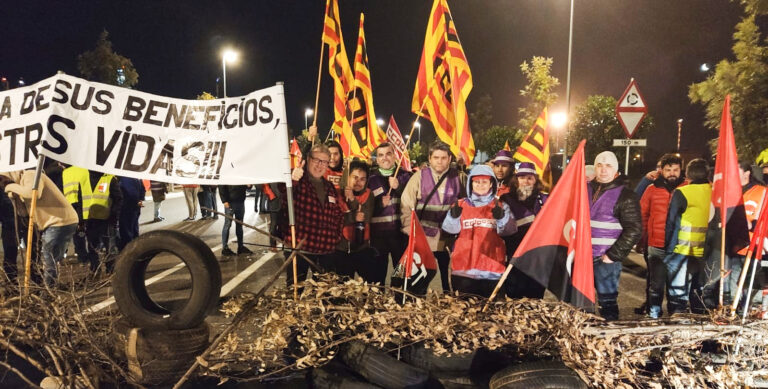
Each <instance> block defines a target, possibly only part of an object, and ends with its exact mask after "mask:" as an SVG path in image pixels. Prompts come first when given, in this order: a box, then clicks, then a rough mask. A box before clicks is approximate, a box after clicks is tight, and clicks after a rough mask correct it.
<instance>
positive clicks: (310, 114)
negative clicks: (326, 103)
mask: <svg viewBox="0 0 768 389" xmlns="http://www.w3.org/2000/svg"><path fill="white" fill-rule="evenodd" d="M314 113H315V111H313V110H312V108H307V109H305V110H304V129H305V130H307V129H309V127H308V126H307V118H308V117H310V116H312V115H313V114H314Z"/></svg>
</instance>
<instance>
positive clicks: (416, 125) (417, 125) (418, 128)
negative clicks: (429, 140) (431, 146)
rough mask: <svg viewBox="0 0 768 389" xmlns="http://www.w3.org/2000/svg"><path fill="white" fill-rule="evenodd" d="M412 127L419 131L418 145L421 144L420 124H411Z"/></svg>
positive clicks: (417, 122) (416, 122)
mask: <svg viewBox="0 0 768 389" xmlns="http://www.w3.org/2000/svg"><path fill="white" fill-rule="evenodd" d="M413 126H414V127H416V129H417V130H419V143H421V123H419V121H418V120H417V121H415V122H413Z"/></svg>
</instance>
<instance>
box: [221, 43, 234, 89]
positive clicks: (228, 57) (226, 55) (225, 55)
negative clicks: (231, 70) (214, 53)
mask: <svg viewBox="0 0 768 389" xmlns="http://www.w3.org/2000/svg"><path fill="white" fill-rule="evenodd" d="M237 57H238V53H237V51H234V50H232V49H225V50H224V51H222V52H221V69H222V73H223V75H224V77H223V81H224V83H223V90H224V97H227V62H229V63H234V62H235V61H237Z"/></svg>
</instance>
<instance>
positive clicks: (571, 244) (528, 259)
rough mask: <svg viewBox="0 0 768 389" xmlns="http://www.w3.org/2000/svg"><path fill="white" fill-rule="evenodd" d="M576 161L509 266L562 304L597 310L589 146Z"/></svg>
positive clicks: (579, 151)
mask: <svg viewBox="0 0 768 389" xmlns="http://www.w3.org/2000/svg"><path fill="white" fill-rule="evenodd" d="M585 142H586V141H584V140H582V141H581V143H579V147H578V148H577V149H576V152H575V153H574V154H573V157H572V158H571V162H570V163H569V164H568V167H567V168H566V169H565V173H563V177H562V178H560V181H559V182H558V183H557V185H556V186H555V188H554V190H553V191H552V193H551V194H550V195H549V199H548V200H547V202H546V203H545V204H544V207H542V209H541V212H539V214H538V215H536V218H535V219H534V221H533V224H532V225H531V228H530V230H529V231H528V233H527V234H525V237H524V238H523V241H522V242H521V243H520V246H519V247H518V248H517V251H515V254H514V256H513V258H512V260H511V261H510V264H512V265H514V266H515V267H517V268H518V269H519V270H521V271H522V272H523V273H525V274H527V275H528V276H530V277H531V278H533V279H534V280H536V282H538V283H539V284H541V285H544V286H546V287H547V289H549V290H550V291H552V293H554V294H555V295H556V296H557V297H558V298H560V299H561V300H563V301H566V302H569V303H571V304H573V305H575V306H577V307H579V308H583V309H585V310H588V311H593V310H594V305H595V279H594V273H593V268H592V266H593V264H592V232H591V230H590V226H589V198H588V195H587V179H586V174H585V171H584V143H585Z"/></svg>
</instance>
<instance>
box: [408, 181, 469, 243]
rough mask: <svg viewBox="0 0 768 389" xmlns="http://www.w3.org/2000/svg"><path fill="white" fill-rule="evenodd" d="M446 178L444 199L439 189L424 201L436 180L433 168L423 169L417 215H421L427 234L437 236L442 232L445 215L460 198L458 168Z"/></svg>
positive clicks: (420, 218)
mask: <svg viewBox="0 0 768 389" xmlns="http://www.w3.org/2000/svg"><path fill="white" fill-rule="evenodd" d="M445 174H448V177H446V178H445V193H443V201H440V194H439V190H437V191H435V194H433V195H432V198H431V199H429V203H426V204H425V203H424V200H426V199H427V196H429V194H430V193H431V192H432V189H433V188H434V187H435V180H434V179H433V178H432V169H431V168H428V169H422V170H421V198H420V199H419V200H418V201H417V202H416V215H418V216H419V221H420V222H421V226H422V227H423V228H424V233H425V234H427V236H437V234H439V233H440V226H441V225H442V224H443V220H445V215H446V214H447V213H448V210H449V209H450V208H451V205H453V204H454V203H456V201H457V200H458V199H459V174H458V173H457V172H456V170H453V169H450V170H448V172H447V173H445Z"/></svg>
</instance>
